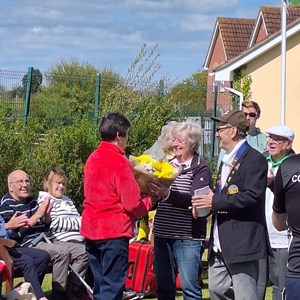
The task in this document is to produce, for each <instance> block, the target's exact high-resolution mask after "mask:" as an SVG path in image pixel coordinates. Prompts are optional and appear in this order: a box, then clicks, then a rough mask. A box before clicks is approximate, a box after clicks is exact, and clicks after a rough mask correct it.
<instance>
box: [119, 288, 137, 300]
mask: <svg viewBox="0 0 300 300" xmlns="http://www.w3.org/2000/svg"><path fill="white" fill-rule="evenodd" d="M135 295H136V292H134V291H131V290H126V291H124V292H123V297H122V300H129V299H132V298H133V297H135Z"/></svg>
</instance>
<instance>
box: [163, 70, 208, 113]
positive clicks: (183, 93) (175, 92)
mask: <svg viewBox="0 0 300 300" xmlns="http://www.w3.org/2000/svg"><path fill="white" fill-rule="evenodd" d="M206 81H207V71H203V72H197V73H194V74H192V76H191V77H190V78H188V79H185V80H184V81H183V82H180V83H178V84H176V85H175V86H174V87H173V88H172V89H171V91H170V92H169V93H168V94H167V97H168V98H171V99H172V101H173V102H174V103H176V105H177V106H178V107H180V109H181V111H182V114H183V115H184V116H197V115H199V113H201V112H203V111H204V109H205V101H206Z"/></svg>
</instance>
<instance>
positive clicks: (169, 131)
mask: <svg viewBox="0 0 300 300" xmlns="http://www.w3.org/2000/svg"><path fill="white" fill-rule="evenodd" d="M178 124H180V123H178V122H176V121H170V122H169V123H168V124H166V125H164V126H163V127H162V129H161V133H160V136H159V137H158V139H157V141H158V143H159V144H160V146H161V147H162V149H163V150H164V151H165V152H166V151H167V152H168V151H170V150H171V149H173V141H172V135H173V131H174V129H175V127H176V126H178Z"/></svg>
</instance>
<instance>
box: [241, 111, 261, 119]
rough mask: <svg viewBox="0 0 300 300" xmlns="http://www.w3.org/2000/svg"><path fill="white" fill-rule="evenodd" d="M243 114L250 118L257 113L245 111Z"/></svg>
mask: <svg viewBox="0 0 300 300" xmlns="http://www.w3.org/2000/svg"><path fill="white" fill-rule="evenodd" d="M244 115H245V116H246V117H247V116H249V117H250V118H254V117H256V116H257V115H258V113H255V112H250V113H246V112H244Z"/></svg>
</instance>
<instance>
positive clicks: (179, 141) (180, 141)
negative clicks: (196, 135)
mask: <svg viewBox="0 0 300 300" xmlns="http://www.w3.org/2000/svg"><path fill="white" fill-rule="evenodd" d="M176 141H177V143H179V144H186V140H184V139H180V138H177V137H176V138H172V142H173V143H175V142H176Z"/></svg>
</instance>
